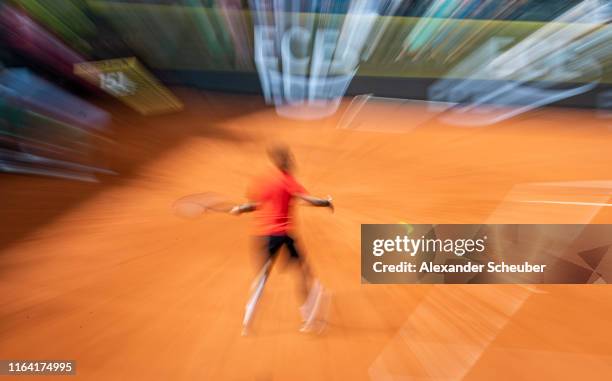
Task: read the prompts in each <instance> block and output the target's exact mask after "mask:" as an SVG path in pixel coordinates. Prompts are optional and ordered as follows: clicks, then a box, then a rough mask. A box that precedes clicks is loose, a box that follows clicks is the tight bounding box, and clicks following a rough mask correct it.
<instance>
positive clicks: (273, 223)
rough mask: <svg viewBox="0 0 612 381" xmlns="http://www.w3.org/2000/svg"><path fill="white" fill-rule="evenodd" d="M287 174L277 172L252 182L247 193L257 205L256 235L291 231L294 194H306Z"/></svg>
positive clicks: (280, 233)
mask: <svg viewBox="0 0 612 381" xmlns="http://www.w3.org/2000/svg"><path fill="white" fill-rule="evenodd" d="M306 193H307V192H306V189H304V187H303V186H301V185H300V184H299V183H298V182H297V181H296V180H295V179H294V178H293V176H291V175H290V174H289V173H285V172H281V171H277V172H275V173H274V174H272V175H269V176H267V177H263V178H260V179H258V180H256V181H255V182H254V184H253V185H252V186H251V188H250V189H249V192H248V195H247V196H248V198H249V200H250V201H254V202H257V203H259V206H258V207H257V211H256V217H257V222H258V227H257V234H261V235H283V234H287V232H289V230H291V225H292V224H291V219H292V218H291V204H292V200H293V198H294V196H295V195H296V194H306Z"/></svg>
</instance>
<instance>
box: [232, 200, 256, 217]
mask: <svg viewBox="0 0 612 381" xmlns="http://www.w3.org/2000/svg"><path fill="white" fill-rule="evenodd" d="M258 205H259V203H257V202H252V201H251V202H245V203H244V204H239V205H235V206H233V207H232V208H231V209H230V210H229V214H233V215H234V216H238V215H240V214H242V213H250V212H253V211H255V210H257V206H258Z"/></svg>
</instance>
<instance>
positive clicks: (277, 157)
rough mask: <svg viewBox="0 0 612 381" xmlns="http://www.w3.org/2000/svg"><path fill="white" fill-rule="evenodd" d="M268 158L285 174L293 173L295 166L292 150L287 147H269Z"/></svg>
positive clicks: (278, 145) (279, 145)
mask: <svg viewBox="0 0 612 381" xmlns="http://www.w3.org/2000/svg"><path fill="white" fill-rule="evenodd" d="M268 156H269V157H270V160H272V163H273V164H274V165H275V166H276V168H278V169H280V170H281V171H283V172H291V171H293V168H294V166H295V162H294V160H293V155H292V154H291V150H290V149H289V147H287V146H286V145H282V144H277V145H273V146H270V147H268Z"/></svg>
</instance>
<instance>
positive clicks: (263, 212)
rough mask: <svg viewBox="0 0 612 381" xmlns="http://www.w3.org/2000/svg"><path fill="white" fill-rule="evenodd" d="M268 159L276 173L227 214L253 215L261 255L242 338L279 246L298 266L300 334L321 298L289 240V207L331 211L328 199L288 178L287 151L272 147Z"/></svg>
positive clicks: (303, 260)
mask: <svg viewBox="0 0 612 381" xmlns="http://www.w3.org/2000/svg"><path fill="white" fill-rule="evenodd" d="M268 155H269V157H270V160H271V161H272V163H273V164H274V166H275V167H276V169H275V170H274V171H273V173H271V174H269V175H268V176H266V177H263V178H260V179H257V180H256V181H255V182H254V184H253V185H252V186H251V188H250V189H249V191H248V195H247V196H248V199H249V202H247V203H245V204H241V205H236V206H234V207H233V208H231V210H230V213H231V214H233V215H240V214H242V213H248V212H255V213H256V220H257V222H258V227H257V235H258V236H259V237H258V241H259V244H260V245H261V249H262V251H263V255H264V257H263V259H264V260H263V261H262V262H263V266H262V267H261V270H260V272H259V274H258V275H257V278H255V281H254V282H253V285H252V287H251V294H250V296H249V299H248V301H247V304H246V308H245V313H244V319H243V321H242V334H243V335H246V334H247V331H248V327H249V323H250V322H251V318H252V316H253V313H254V312H255V306H256V305H257V301H258V300H259V298H260V296H261V294H262V291H263V288H264V285H265V284H266V281H267V279H268V276H269V275H270V271H271V270H272V265H273V264H274V261H275V259H276V258H277V254H278V252H279V250H280V249H281V248H282V247H283V246H285V247H286V248H287V251H288V252H289V258H290V259H291V260H292V261H293V262H296V263H297V264H298V268H299V271H300V276H299V281H300V293H301V296H302V300H303V304H302V306H301V307H300V314H301V316H302V321H303V325H302V328H301V329H300V330H301V331H303V332H307V331H310V330H311V328H312V325H313V321H314V319H315V317H316V313H317V310H318V308H319V304H320V303H321V297H322V294H323V287H322V286H321V283H320V282H319V281H318V280H317V279H316V278H315V277H314V276H313V274H312V271H311V269H310V266H309V265H308V263H307V262H306V258H305V257H304V256H303V255H302V254H301V253H300V252H299V251H298V249H297V246H296V242H295V240H294V239H293V237H292V233H291V232H292V207H293V204H294V201H296V200H302V201H304V202H306V203H307V204H310V205H313V206H321V207H327V208H330V209H331V210H332V211H333V209H334V206H333V204H332V199H331V197H329V196H328V197H327V198H326V199H323V198H318V197H313V196H311V195H309V194H308V192H307V191H306V189H304V187H303V186H301V185H300V184H299V183H298V182H297V180H296V179H295V178H294V177H293V175H292V172H293V169H294V160H293V155H292V154H291V151H290V150H289V148H288V147H285V146H275V147H273V148H270V149H268Z"/></svg>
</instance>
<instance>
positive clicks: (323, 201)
mask: <svg viewBox="0 0 612 381" xmlns="http://www.w3.org/2000/svg"><path fill="white" fill-rule="evenodd" d="M295 196H296V197H297V198H299V199H300V200H303V201H305V202H306V203H308V204H310V205H312V206H320V207H325V208H330V209H331V210H332V211H333V210H334V204H333V203H332V198H331V196H327V198H319V197H314V196H310V195H308V194H301V193H298V194H296V195H295Z"/></svg>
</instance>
